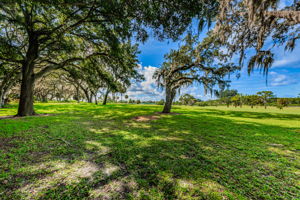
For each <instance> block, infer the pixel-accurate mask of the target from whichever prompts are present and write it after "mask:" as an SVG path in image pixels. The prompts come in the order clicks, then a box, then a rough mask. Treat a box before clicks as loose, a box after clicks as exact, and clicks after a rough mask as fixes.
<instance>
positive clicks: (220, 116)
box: [0, 104, 300, 199]
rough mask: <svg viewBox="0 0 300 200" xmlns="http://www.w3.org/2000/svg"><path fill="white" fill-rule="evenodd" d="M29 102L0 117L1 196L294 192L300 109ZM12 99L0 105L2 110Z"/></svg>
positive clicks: (298, 176) (299, 169)
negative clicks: (164, 111)
mask: <svg viewBox="0 0 300 200" xmlns="http://www.w3.org/2000/svg"><path fill="white" fill-rule="evenodd" d="M160 110H161V107H160V106H151V105H108V106H96V105H89V104H80V105H78V104H37V105H36V111H37V112H38V113H52V114H55V115H53V116H44V117H26V118H22V119H4V120H0V199H21V198H22V199H26V198H27V199H76V198H77V199H84V198H86V199H94V198H97V197H98V198H99V199H109V198H111V199H224V198H225V197H226V199H297V198H299V197H300V181H299V180H300V108H286V109H284V110H283V111H280V110H278V109H275V108H269V109H267V110H265V109H263V108H259V109H251V108H224V107H222V108H221V107H217V108H216V107H206V108H200V107H184V106H182V107H180V106H177V107H175V109H174V110H173V111H174V112H179V113H182V115H164V116H161V118H160V119H159V120H155V121H150V122H135V121H132V120H131V118H132V117H134V116H139V115H150V114H152V113H154V112H157V111H160ZM15 112H16V107H15V106H12V107H11V108H8V109H5V110H0V115H10V114H14V113H15Z"/></svg>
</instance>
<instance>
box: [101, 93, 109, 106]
mask: <svg viewBox="0 0 300 200" xmlns="http://www.w3.org/2000/svg"><path fill="white" fill-rule="evenodd" d="M109 92H110V91H109V89H107V90H106V93H105V95H104V99H103V103H102V105H106V103H107V97H108V94H109Z"/></svg>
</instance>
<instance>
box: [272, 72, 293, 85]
mask: <svg viewBox="0 0 300 200" xmlns="http://www.w3.org/2000/svg"><path fill="white" fill-rule="evenodd" d="M270 75H271V76H272V78H271V86H284V85H291V84H295V83H297V81H296V80H295V79H293V78H291V77H289V76H287V75H285V74H279V73H277V72H270Z"/></svg>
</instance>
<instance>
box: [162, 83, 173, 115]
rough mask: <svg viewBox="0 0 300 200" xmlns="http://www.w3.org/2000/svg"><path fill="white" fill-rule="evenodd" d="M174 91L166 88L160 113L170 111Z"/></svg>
mask: <svg viewBox="0 0 300 200" xmlns="http://www.w3.org/2000/svg"><path fill="white" fill-rule="evenodd" d="M175 94H176V92H175V91H174V90H173V91H172V89H171V88H168V87H167V88H166V102H165V105H164V109H163V111H162V113H170V112H171V108H172V102H173V99H174V97H175Z"/></svg>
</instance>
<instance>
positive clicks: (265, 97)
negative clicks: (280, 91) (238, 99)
mask: <svg viewBox="0 0 300 200" xmlns="http://www.w3.org/2000/svg"><path fill="white" fill-rule="evenodd" d="M257 95H258V96H259V98H260V101H261V103H262V104H263V105H264V106H265V109H267V106H268V103H269V101H270V99H271V98H273V97H274V93H273V92H272V91H261V92H257Z"/></svg>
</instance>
